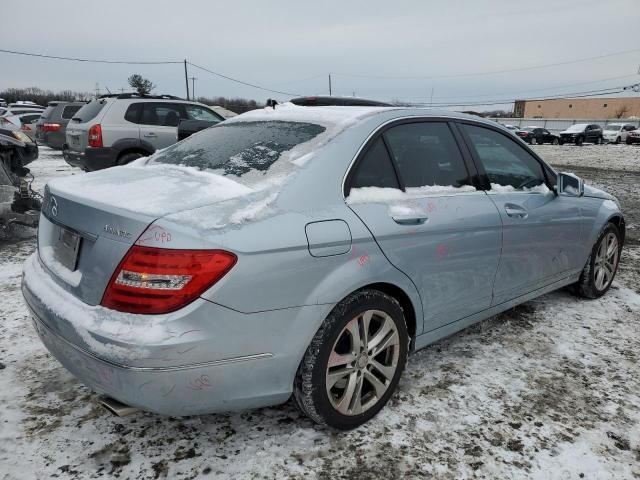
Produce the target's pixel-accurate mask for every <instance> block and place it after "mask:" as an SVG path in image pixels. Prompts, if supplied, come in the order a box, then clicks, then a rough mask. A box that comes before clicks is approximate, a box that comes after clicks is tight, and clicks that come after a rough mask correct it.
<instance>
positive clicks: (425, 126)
mask: <svg viewBox="0 0 640 480" xmlns="http://www.w3.org/2000/svg"><path fill="white" fill-rule="evenodd" d="M384 136H385V138H386V140H387V143H388V145H389V148H390V149H391V154H392V155H393V158H394V160H395V162H396V165H397V166H398V171H399V174H400V178H401V179H402V181H403V182H404V185H405V187H426V186H451V187H461V186H463V185H470V184H471V183H470V181H469V174H468V172H467V168H466V166H465V164H464V161H463V159H462V155H461V154H460V150H459V149H458V144H457V143H456V141H455V138H454V137H453V134H452V133H451V130H450V129H449V126H448V125H447V124H446V123H442V122H422V123H408V124H404V125H398V126H396V127H392V128H390V129H389V130H387V131H386V132H385V134H384Z"/></svg>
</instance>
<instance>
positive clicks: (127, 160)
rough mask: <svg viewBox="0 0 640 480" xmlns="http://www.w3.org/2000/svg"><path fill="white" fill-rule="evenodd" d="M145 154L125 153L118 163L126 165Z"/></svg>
mask: <svg viewBox="0 0 640 480" xmlns="http://www.w3.org/2000/svg"><path fill="white" fill-rule="evenodd" d="M144 156H145V155H143V154H141V153H138V152H130V153H124V154H122V155H120V156H119V157H118V163H117V164H118V165H126V164H127V163H131V162H133V161H134V160H137V159H138V158H140V157H144Z"/></svg>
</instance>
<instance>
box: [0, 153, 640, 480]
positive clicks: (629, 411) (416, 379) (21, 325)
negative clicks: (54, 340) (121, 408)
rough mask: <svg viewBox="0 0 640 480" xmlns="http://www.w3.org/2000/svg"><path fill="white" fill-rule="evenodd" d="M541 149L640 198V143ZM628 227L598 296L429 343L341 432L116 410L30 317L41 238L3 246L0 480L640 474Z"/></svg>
mask: <svg viewBox="0 0 640 480" xmlns="http://www.w3.org/2000/svg"><path fill="white" fill-rule="evenodd" d="M535 148H536V150H538V152H539V153H540V154H541V155H542V156H543V157H545V158H547V159H548V160H550V161H551V162H552V163H553V164H554V165H558V166H559V165H569V166H575V167H585V166H588V167H594V168H598V169H611V170H599V172H600V174H598V173H597V172H595V171H594V172H592V173H593V178H595V180H594V181H593V183H596V184H599V183H600V176H601V177H602V178H603V179H605V180H603V183H605V184H606V186H607V187H609V188H610V190H611V191H612V193H614V194H615V193H616V192H617V188H618V187H620V186H623V187H624V196H623V197H622V198H621V201H622V204H623V207H625V205H633V206H634V207H636V206H637V205H638V198H639V197H640V189H638V188H637V187H636V188H634V186H637V185H638V179H639V178H640V175H638V174H635V173H631V174H630V175H620V176H619V177H620V178H619V179H618V176H616V175H617V174H615V172H616V171H618V170H627V171H630V172H631V171H635V172H640V147H626V146H605V147H599V146H598V147H595V146H594V147H589V146H585V147H582V148H580V147H572V146H566V147H551V146H539V147H535ZM592 149H593V151H594V152H596V153H590V152H591V151H592ZM596 149H597V151H596ZM578 151H579V152H582V153H580V154H578ZM580 155H582V157H580ZM580 158H585V159H586V160H585V161H584V163H580V162H581V161H580ZM586 163H588V165H586ZM32 167H33V172H34V174H35V177H36V184H35V185H36V188H42V185H43V184H44V182H45V181H46V180H48V179H50V178H53V177H57V176H62V175H69V174H80V175H81V174H82V173H81V172H79V171H77V170H75V169H72V168H70V167H67V166H66V164H65V163H64V162H63V161H62V159H61V157H60V155H59V153H57V152H53V151H51V150H47V149H44V148H43V149H42V151H41V155H40V159H39V160H38V161H37V162H35V163H34V164H33V165H32ZM567 169H569V168H567ZM614 174H615V175H614ZM598 175H600V176H598ZM589 178H591V177H589ZM625 182H626V183H625ZM630 213H632V215H631V218H637V217H636V215H637V213H636V212H635V211H634V212H630ZM630 227H635V224H634V221H631V222H630ZM630 232H632V235H631V237H630V239H629V242H630V246H629V248H628V249H627V250H626V251H625V252H624V254H623V257H622V264H621V271H620V275H619V277H618V279H617V281H616V283H615V284H614V287H613V288H612V289H611V290H610V292H609V293H607V295H605V296H604V297H603V298H601V299H599V300H594V301H584V300H579V299H577V298H575V297H573V296H572V295H570V294H569V293H567V292H566V291H558V292H554V293H552V294H549V295H545V296H544V297H541V298H539V299H537V300H534V301H531V302H528V303H526V304H524V305H522V306H520V307H517V308H516V309H514V310H511V311H509V312H506V313H504V314H502V315H499V316H497V317H494V318H492V319H490V320H487V321H485V322H483V323H481V324H479V325H476V326H474V327H471V328H469V329H467V330H465V331H463V332H460V333H458V334H456V335H454V336H452V337H450V338H448V339H446V340H443V341H440V342H438V343H436V344H434V345H432V346H430V347H428V348H426V349H424V350H422V351H420V352H419V353H417V354H416V355H414V356H412V357H411V358H410V360H409V364H408V367H407V370H406V372H405V374H404V377H403V379H402V381H401V383H400V387H399V392H398V394H397V395H396V396H395V397H394V398H393V399H392V401H391V402H390V404H389V405H387V406H386V407H385V409H384V410H383V411H382V412H381V413H380V414H379V415H378V416H377V417H376V418H375V419H374V420H373V421H371V422H370V423H368V424H367V425H364V426H362V427H360V428H359V429H357V430H355V431H352V432H347V433H337V432H332V431H328V430H326V429H324V428H320V427H318V426H316V425H314V424H313V423H311V422H310V421H309V420H307V419H305V418H304V417H301V416H300V415H299V414H298V413H297V411H296V410H295V408H294V407H293V405H292V404H291V403H288V404H286V405H283V406H279V407H274V408H266V409H261V410H253V411H245V412H239V413H230V414H222V415H208V416H201V417H191V418H178V419H176V418H166V417H160V416H157V415H153V414H146V413H141V414H137V415H133V416H130V417H124V418H118V417H113V416H111V415H109V414H107V413H106V412H105V411H103V410H102V409H101V407H98V406H97V405H96V403H95V395H94V394H93V393H92V392H91V391H90V390H89V389H87V388H86V387H84V386H83V385H81V384H80V383H79V382H78V381H76V380H75V379H74V378H73V377H72V376H71V375H70V374H68V373H67V372H66V371H65V370H64V369H63V368H62V367H61V366H60V365H59V364H58V363H57V362H56V361H55V360H54V359H53V358H52V357H51V356H50V355H48V353H47V352H46V350H45V348H44V347H43V346H42V345H41V344H40V342H39V340H38V338H37V336H36V334H35V332H34V330H33V328H32V326H31V324H30V320H29V318H28V314H27V310H26V308H25V306H24V305H23V303H22V298H21V294H20V273H21V264H22V262H23V261H24V260H25V259H26V257H27V256H28V255H29V254H30V253H31V252H33V250H34V248H35V241H34V239H33V238H29V239H26V240H21V241H14V242H12V243H3V244H0V362H1V365H0V479H27V478H49V477H52V476H56V477H58V478H97V477H105V478H110V477H113V476H117V477H119V478H132V479H143V478H165V477H166V478H196V477H197V478H233V479H243V478H265V479H271V478H322V479H330V478H348V479H351V478H423V477H437V478H450V479H454V478H476V477H477V478H534V479H545V480H546V479H563V480H564V479H579V478H586V479H633V478H636V479H637V478H640V377H639V375H638V372H639V371H640V348H639V347H640V325H639V321H640V274H639V273H638V272H639V271H640V268H639V266H640V247H639V245H640V239H639V236H638V234H637V232H638V230H637V229H635V228H634V229H631V230H630Z"/></svg>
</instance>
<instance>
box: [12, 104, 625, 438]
mask: <svg viewBox="0 0 640 480" xmlns="http://www.w3.org/2000/svg"><path fill="white" fill-rule="evenodd" d="M42 212H43V213H42V218H41V222H40V227H39V232H38V251H37V253H35V254H34V255H33V256H32V257H31V258H30V259H29V260H28V261H27V262H26V264H25V266H24V274H23V283H22V291H23V294H24V297H25V299H26V302H27V304H28V305H29V307H30V309H31V312H32V313H33V323H34V325H35V328H36V330H37V331H38V333H39V335H40V337H41V339H42V342H43V343H44V344H45V346H46V347H47V348H48V349H49V351H50V352H51V353H52V354H53V355H54V356H55V357H56V358H57V359H58V360H59V361H60V362H61V363H62V364H63V365H64V366H65V367H66V368H67V369H68V370H69V371H71V372H72V373H73V374H74V375H75V376H77V377H78V378H79V379H81V380H82V381H83V382H84V383H86V384H87V385H89V386H90V387H91V388H93V389H94V390H95V391H97V392H100V393H103V394H105V395H108V396H109V397H112V398H115V399H116V400H118V401H119V402H122V403H124V404H127V405H131V406H134V407H138V408H141V409H145V410H150V411H154V412H158V413H161V414H167V415H193V414H203V413H210V412H219V411H225V410H236V409H245V408H253V407H261V406H266V405H274V404H278V403H282V402H285V401H286V400H287V399H288V398H290V397H291V396H292V395H293V396H294V398H295V400H296V402H297V403H298V405H299V406H300V408H301V410H302V411H303V412H305V413H306V414H307V415H308V416H309V417H311V418H312V419H313V420H315V421H317V422H319V423H321V424H325V425H329V426H331V427H334V428H339V429H350V428H354V427H356V426H358V425H360V424H362V423H364V422H365V421H367V420H369V419H370V418H372V417H373V416H374V415H375V414H376V413H377V412H378V411H379V410H380V409H381V408H382V407H383V406H384V405H385V403H386V402H387V401H388V400H389V398H390V397H391V395H393V392H394V390H395V388H396V386H397V384H398V381H399V378H400V376H401V374H402V371H403V368H404V366H405V362H406V359H407V356H408V354H409V353H410V352H413V351H416V350H418V349H420V348H423V347H425V346H426V345H429V344H431V343H433V342H435V341H437V340H438V339H441V338H443V337H446V336H448V335H451V334H452V333H454V332H456V331H459V330H461V329H463V328H465V327H467V326H469V325H472V324H474V323H476V322H478V321H480V320H483V319H486V318H487V317H490V316H492V315H495V314H497V313H499V312H501V311H504V310H506V309H508V308H511V307H513V306H514V305H517V304H519V303H522V302H525V301H527V300H530V299H532V298H534V297H537V296H539V295H542V294H544V293H546V292H549V291H552V290H555V289H558V288H560V287H563V286H567V285H571V286H572V289H573V290H574V291H575V292H576V293H577V294H579V295H580V296H583V297H587V298H595V297H598V296H600V295H602V294H604V293H605V292H606V291H607V289H608V288H609V286H610V285H611V282H612V280H613V278H614V275H615V273H616V269H617V266H618V259H619V256H620V252H621V248H622V244H623V241H624V235H625V223H624V219H623V216H622V213H621V211H620V208H619V205H618V203H617V201H616V199H615V198H614V197H612V196H611V195H609V194H607V193H605V192H603V191H601V190H597V189H595V188H591V187H588V186H585V185H584V184H583V182H582V180H581V179H579V178H578V177H576V176H574V175H571V174H565V173H556V172H555V171H554V170H553V169H552V168H551V167H549V166H548V165H547V164H546V163H545V162H544V161H543V160H542V159H541V158H540V157H538V156H537V155H536V154H535V153H534V152H532V151H531V150H530V149H529V148H528V147H527V146H526V145H524V144H523V143H522V142H521V141H520V140H518V139H516V138H514V136H513V135H512V134H511V133H509V132H508V130H506V129H504V128H502V127H501V126H499V125H497V124H495V123H494V122H490V121H485V120H483V119H480V118H477V117H472V116H466V115H463V114H457V113H449V112H436V111H433V110H424V109H408V108H380V107H302V106H295V105H292V104H284V105H278V106H276V107H275V108H267V109H264V110H260V111H255V112H249V113H247V114H243V115H240V116H238V117H235V118H233V119H230V120H227V121H225V122H224V123H221V124H219V125H217V126H214V127H212V128H209V129H207V130H204V131H202V132H199V133H197V134H194V135H193V136H191V137H189V138H188V139H186V140H185V141H183V142H180V143H177V144H175V145H173V146H171V147H169V148H167V149H166V150H163V151H162V152H158V153H156V154H155V155H153V156H151V157H149V158H144V159H139V160H137V161H136V162H133V163H132V164H130V165H128V166H124V167H115V168H110V169H108V170H104V171H102V172H96V173H89V174H86V175H75V176H73V177H68V178H64V179H56V180H54V181H52V182H50V183H49V184H48V185H47V187H46V190H45V198H44V205H43V209H42Z"/></svg>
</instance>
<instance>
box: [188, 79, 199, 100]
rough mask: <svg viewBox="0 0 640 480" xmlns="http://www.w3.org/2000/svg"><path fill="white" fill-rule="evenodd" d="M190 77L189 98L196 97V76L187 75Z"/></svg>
mask: <svg viewBox="0 0 640 480" xmlns="http://www.w3.org/2000/svg"><path fill="white" fill-rule="evenodd" d="M189 78H190V79H191V98H192V99H193V100H195V99H196V80H197V79H198V77H189Z"/></svg>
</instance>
